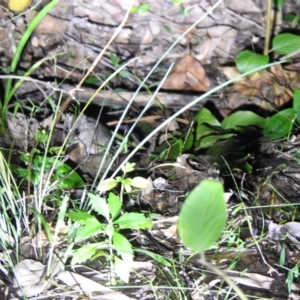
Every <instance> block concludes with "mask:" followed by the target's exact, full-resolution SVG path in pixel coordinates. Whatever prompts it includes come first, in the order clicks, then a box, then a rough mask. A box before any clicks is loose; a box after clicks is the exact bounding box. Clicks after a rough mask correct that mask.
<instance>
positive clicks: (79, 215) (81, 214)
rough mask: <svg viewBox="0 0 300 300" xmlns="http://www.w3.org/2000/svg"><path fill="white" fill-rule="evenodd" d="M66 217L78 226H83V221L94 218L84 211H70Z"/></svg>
mask: <svg viewBox="0 0 300 300" xmlns="http://www.w3.org/2000/svg"><path fill="white" fill-rule="evenodd" d="M67 215H68V217H69V218H70V219H71V220H72V221H76V222H78V223H80V224H85V221H86V220H87V219H92V218H95V217H94V216H92V215H91V214H89V213H88V212H86V211H71V212H69V213H68V214H67ZM95 219H96V218H95Z"/></svg>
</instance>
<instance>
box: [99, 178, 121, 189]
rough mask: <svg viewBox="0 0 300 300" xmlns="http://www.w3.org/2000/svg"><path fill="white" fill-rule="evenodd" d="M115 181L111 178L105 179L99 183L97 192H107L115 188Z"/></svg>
mask: <svg viewBox="0 0 300 300" xmlns="http://www.w3.org/2000/svg"><path fill="white" fill-rule="evenodd" d="M117 184H118V183H117V181H116V180H115V179H113V178H107V179H105V180H103V181H101V182H100V184H99V185H98V187H97V190H98V191H99V192H107V191H110V190H112V189H113V188H115V187H116V186H117Z"/></svg>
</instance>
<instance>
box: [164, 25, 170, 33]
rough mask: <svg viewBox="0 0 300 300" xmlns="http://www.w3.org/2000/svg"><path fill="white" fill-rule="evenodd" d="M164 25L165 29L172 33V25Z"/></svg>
mask: <svg viewBox="0 0 300 300" xmlns="http://www.w3.org/2000/svg"><path fill="white" fill-rule="evenodd" d="M163 27H164V29H165V30H166V31H167V32H168V33H172V29H171V27H170V26H168V25H164V26H163Z"/></svg>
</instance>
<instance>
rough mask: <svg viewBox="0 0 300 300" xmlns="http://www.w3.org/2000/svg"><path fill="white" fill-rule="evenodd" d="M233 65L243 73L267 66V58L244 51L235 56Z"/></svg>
mask: <svg viewBox="0 0 300 300" xmlns="http://www.w3.org/2000/svg"><path fill="white" fill-rule="evenodd" d="M235 63H236V67H237V69H238V70H239V71H240V72H241V73H245V72H249V71H252V70H254V69H256V68H259V67H262V66H264V65H266V64H268V63H269V57H268V56H265V55H261V54H256V53H254V52H252V51H250V50H245V51H242V52H240V53H239V54H238V55H237V57H236V60H235Z"/></svg>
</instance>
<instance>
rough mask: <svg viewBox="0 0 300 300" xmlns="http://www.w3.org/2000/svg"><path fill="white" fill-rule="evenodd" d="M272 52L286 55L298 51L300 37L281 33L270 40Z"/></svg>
mask: <svg viewBox="0 0 300 300" xmlns="http://www.w3.org/2000/svg"><path fill="white" fill-rule="evenodd" d="M272 46H273V48H272V49H271V50H272V51H275V52H277V53H279V54H281V55H286V54H290V53H293V52H295V51H298V50H299V49H300V37H299V36H298V35H295V34H292V33H282V34H279V35H277V36H275V37H274V39H273V40H272Z"/></svg>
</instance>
